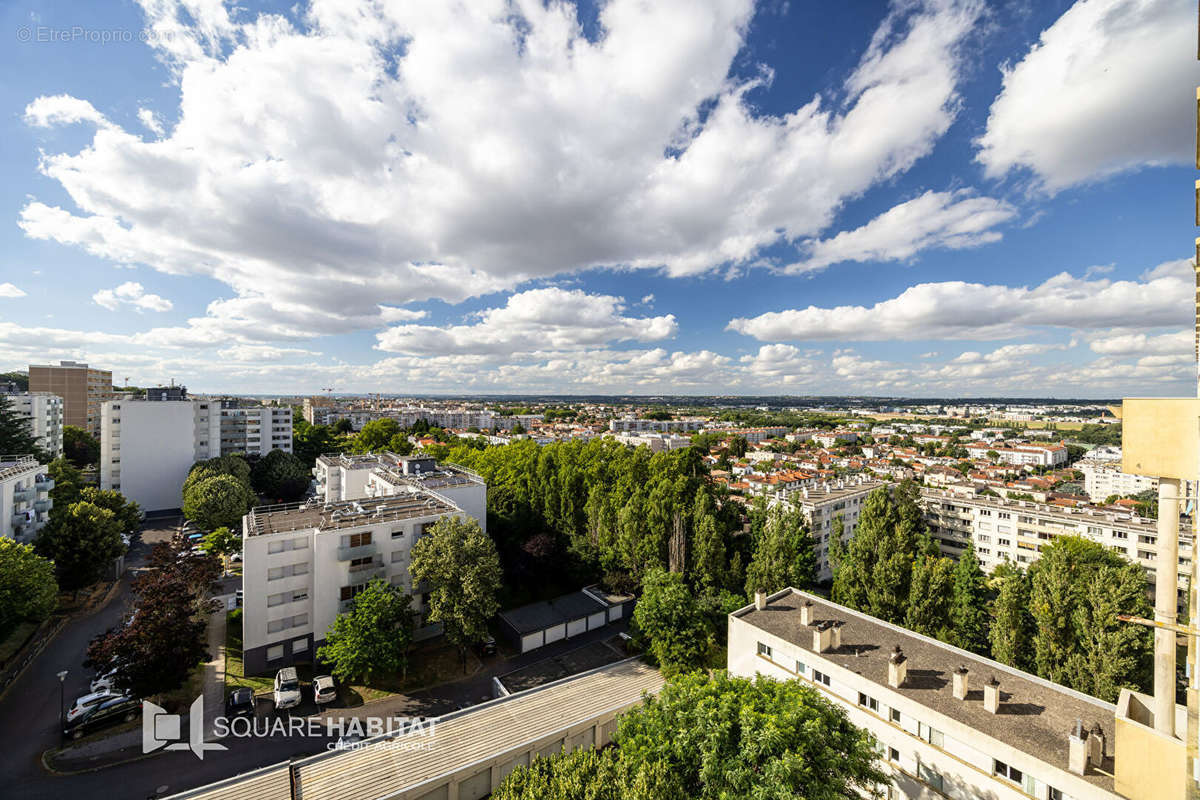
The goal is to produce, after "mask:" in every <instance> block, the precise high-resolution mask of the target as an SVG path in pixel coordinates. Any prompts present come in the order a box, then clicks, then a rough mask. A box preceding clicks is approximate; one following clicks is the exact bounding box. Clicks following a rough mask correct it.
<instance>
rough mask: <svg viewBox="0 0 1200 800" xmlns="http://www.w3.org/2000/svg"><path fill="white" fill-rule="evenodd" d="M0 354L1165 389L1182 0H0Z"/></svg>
mask: <svg viewBox="0 0 1200 800" xmlns="http://www.w3.org/2000/svg"><path fill="white" fill-rule="evenodd" d="M0 35H4V36H7V37H9V40H10V41H9V43H8V44H6V45H5V46H4V47H3V48H0V70H2V74H4V75H6V76H8V80H6V81H4V82H3V83H0V107H2V108H3V110H4V112H5V113H4V114H3V115H0V126H2V128H0V136H2V137H3V141H4V142H5V145H4V147H3V148H2V149H0V223H2V224H0V369H13V368H24V367H25V366H26V365H27V364H29V363H30V362H34V363H43V362H46V361H51V360H56V359H60V358H82V359H86V360H88V361H90V362H92V363H94V364H97V365H101V366H104V367H110V368H111V369H112V370H113V373H114V377H115V378H116V380H117V382H121V381H123V380H124V379H125V378H126V377H128V379H129V381H130V382H131V383H136V384H152V383H158V382H165V381H166V380H168V379H172V378H173V379H175V380H176V381H182V382H184V383H186V384H187V385H188V386H190V387H191V388H193V390H197V391H244V392H261V393H291V392H311V391H319V390H320V389H322V388H326V387H332V388H334V389H335V390H336V391H339V392H352V391H383V392H402V393H414V394H416V393H423V392H439V393H443V392H469V393H477V392H493V391H494V392H518V393H519V392H522V391H530V392H561V393H624V392H632V393H659V392H674V393H720V394H766V393H769V394H830V393H837V394H846V393H864V394H893V395H916V396H931V395H947V394H949V395H958V396H966V395H984V394H1003V395H1015V396H1019V395H1038V396H1095V397H1107V396H1120V395H1122V394H1126V395H1136V394H1142V395H1156V394H1191V393H1192V392H1193V391H1194V377H1193V376H1194V367H1193V365H1192V356H1191V349H1192V348H1191V335H1190V333H1189V329H1190V324H1191V316H1192V295H1193V276H1192V269H1191V266H1190V263H1189V260H1188V258H1189V255H1190V251H1191V241H1192V239H1193V237H1194V235H1195V231H1194V227H1193V222H1194V220H1193V214H1192V202H1193V189H1192V186H1193V182H1194V180H1195V178H1196V171H1195V168H1194V164H1191V163H1190V159H1191V158H1192V150H1193V146H1194V145H1193V139H1194V134H1195V121H1194V110H1193V109H1194V102H1195V101H1194V97H1195V95H1194V92H1195V87H1196V85H1197V84H1198V83H1200V67H1198V66H1197V61H1196V50H1195V47H1196V44H1195V36H1196V7H1195V4H1194V3H1193V2H1191V0H1079V2H1075V3H1071V2H1065V0H1038V2H1029V1H1028V0H993V1H992V2H984V1H983V0H925V1H924V2H921V0H895V1H894V2H891V3H884V2H867V0H855V2H846V3H831V2H825V1H824V0H790V2H781V1H780V0H764V2H760V3H757V4H754V3H752V2H749V0H707V1H706V2H698V1H697V0H653V2H649V1H648V0H608V2H602V3H586V2H580V3H579V4H578V5H576V4H572V3H569V2H549V3H547V2H543V1H542V0H509V2H502V0H470V2H466V3H462V4H458V3H452V2H446V3H427V2H411V3H405V2H367V1H364V2H354V1H353V0H311V2H307V3H305V2H301V3H297V4H291V3H288V4H281V5H278V6H270V5H266V4H262V3H257V2H245V1H243V2H241V3H239V4H236V5H235V4H231V3H223V2H221V0H182V2H178V1H176V0H138V2H130V0H94V1H93V0H89V2H78V3H73V4H68V3H61V2H53V3H52V2H28V1H26V2H21V1H20V0H14V2H9V3H5V4H4V5H3V7H2V8H0Z"/></svg>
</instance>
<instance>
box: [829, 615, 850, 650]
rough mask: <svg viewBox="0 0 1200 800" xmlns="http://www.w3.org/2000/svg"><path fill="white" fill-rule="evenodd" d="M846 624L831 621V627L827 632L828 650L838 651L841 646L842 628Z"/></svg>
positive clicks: (840, 621)
mask: <svg viewBox="0 0 1200 800" xmlns="http://www.w3.org/2000/svg"><path fill="white" fill-rule="evenodd" d="M845 624H846V623H845V622H843V621H842V620H840V619H836V620H834V621H833V625H832V627H831V628H830V630H829V649H830V650H839V649H841V646H842V626H843V625H845Z"/></svg>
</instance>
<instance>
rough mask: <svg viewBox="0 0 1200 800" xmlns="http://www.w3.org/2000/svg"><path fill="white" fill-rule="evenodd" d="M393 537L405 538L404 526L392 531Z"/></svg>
mask: <svg viewBox="0 0 1200 800" xmlns="http://www.w3.org/2000/svg"><path fill="white" fill-rule="evenodd" d="M392 538H393V539H403V538H404V528H396V530H394V531H392Z"/></svg>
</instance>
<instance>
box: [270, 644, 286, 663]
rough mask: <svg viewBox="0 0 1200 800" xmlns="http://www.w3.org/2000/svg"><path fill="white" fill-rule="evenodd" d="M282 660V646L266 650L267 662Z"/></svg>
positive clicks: (278, 645)
mask: <svg viewBox="0 0 1200 800" xmlns="http://www.w3.org/2000/svg"><path fill="white" fill-rule="evenodd" d="M281 658H283V645H281V644H277V645H275V646H273V647H268V648H267V661H278V660H279V659H281Z"/></svg>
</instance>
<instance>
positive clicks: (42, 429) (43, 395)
mask: <svg viewBox="0 0 1200 800" xmlns="http://www.w3.org/2000/svg"><path fill="white" fill-rule="evenodd" d="M5 397H7V398H8V401H9V403H11V405H12V410H13V411H14V412H15V413H16V414H17V415H18V416H20V417H24V418H25V419H27V420H29V423H30V429H31V431H32V433H33V435H34V436H36V437H37V438H38V445H39V446H40V447H41V448H42V449H43V450H45V451H46V452H47V453H48V454H49V455H50V458H51V460H53V459H55V458H58V457H59V456H61V455H62V453H63V399H62V398H61V397H59V396H58V395H55V394H50V393H49V392H23V393H19V394H9V395H5Z"/></svg>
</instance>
